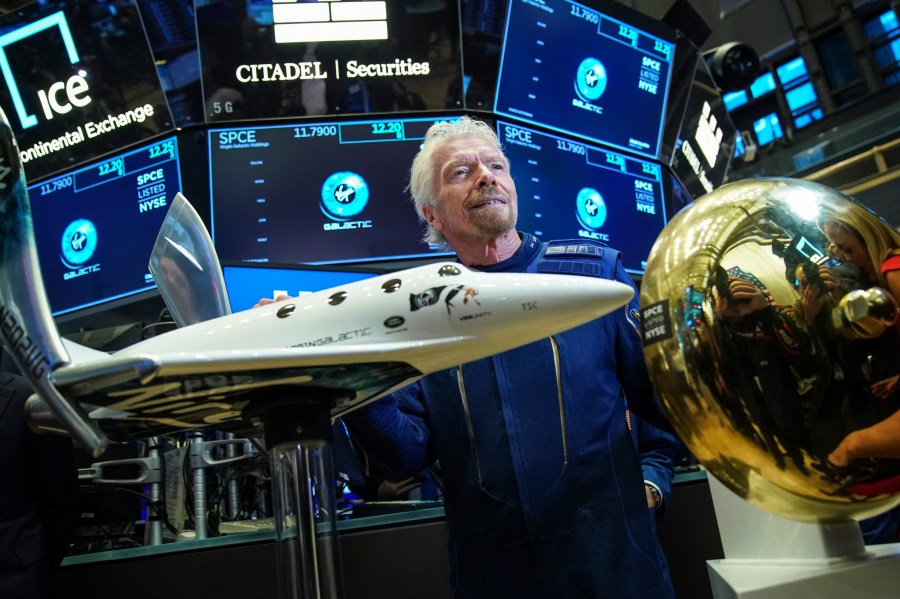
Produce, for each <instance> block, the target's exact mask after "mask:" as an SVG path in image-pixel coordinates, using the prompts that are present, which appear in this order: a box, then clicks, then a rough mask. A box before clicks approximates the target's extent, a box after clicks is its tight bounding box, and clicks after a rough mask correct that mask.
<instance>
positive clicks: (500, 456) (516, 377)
mask: <svg viewBox="0 0 900 599" xmlns="http://www.w3.org/2000/svg"><path fill="white" fill-rule="evenodd" d="M410 191H411V194H412V196H413V199H414V201H415V206H416V210H417V212H418V213H419V216H420V217H421V219H422V221H423V222H424V223H426V225H427V227H428V232H427V237H426V239H427V240H428V241H430V242H437V243H445V244H447V245H448V246H449V247H451V248H452V249H453V250H454V251H455V252H456V254H457V256H458V258H459V260H460V261H461V262H462V263H463V264H465V265H466V266H469V267H472V268H475V269H478V270H482V271H488V272H567V273H578V274H584V275H588V276H599V277H605V278H608V279H614V280H617V281H621V282H624V283H627V284H629V285H633V283H632V282H631V279H630V277H629V276H628V275H627V273H626V272H625V270H624V269H623V267H622V264H621V260H620V258H619V254H618V252H616V251H615V250H612V249H610V248H608V247H606V246H603V245H601V244H597V243H595V242H592V241H583V240H569V241H566V242H551V243H542V242H541V241H540V240H538V239H537V238H536V237H534V236H533V235H530V234H528V233H523V232H519V231H517V230H516V220H517V215H518V206H517V201H516V200H517V198H516V186H515V183H514V182H513V179H512V176H511V174H510V166H509V161H508V160H507V158H506V156H505V155H504V154H503V151H502V150H501V147H500V142H499V140H498V138H497V136H496V134H495V133H494V131H493V130H492V129H491V128H490V126H488V125H487V124H486V123H483V122H480V121H477V120H473V119H470V118H468V117H464V118H462V119H461V120H455V121H452V122H446V123H438V124H436V125H434V126H432V127H431V128H430V129H429V131H428V133H427V134H426V136H425V141H424V144H423V147H422V150H421V151H420V152H419V154H418V155H417V156H416V158H415V160H414V161H413V165H412V170H411V180H410ZM637 305H638V304H637V299H635V300H633V301H632V302H631V303H630V304H629V305H628V306H626V307H624V308H622V309H620V310H617V311H616V312H614V313H612V314H609V315H607V316H604V317H602V318H599V319H597V320H594V321H592V322H590V323H588V324H585V325H582V326H580V327H577V328H575V329H572V330H570V331H567V332H565V333H561V334H559V335H554V336H553V337H550V338H547V339H544V340H542V341H538V342H536V343H532V344H530V345H527V346H524V347H521V348H518V349H514V350H511V351H507V352H504V353H502V354H498V355H495V356H492V357H489V358H485V359H482V360H477V361H475V362H471V363H467V364H464V365H461V366H459V367H457V368H454V369H451V370H447V371H444V372H438V373H435V374H431V375H428V376H426V377H424V378H422V379H420V380H419V381H418V382H416V383H415V384H413V385H410V386H409V387H406V388H404V389H401V390H400V391H398V392H396V393H394V394H392V395H390V396H388V397H385V398H383V399H382V400H379V401H378V402H375V403H373V404H371V405H369V406H367V407H364V408H362V409H360V410H358V411H357V412H354V413H351V414H349V415H347V416H346V417H345V421H346V422H347V424H348V426H349V427H350V431H351V435H352V438H353V439H354V441H355V442H357V443H358V444H359V446H360V447H361V448H362V449H363V450H364V451H365V452H366V454H367V456H368V458H369V463H370V464H371V465H372V466H373V467H374V469H375V470H376V473H377V475H378V476H380V477H382V478H386V479H391V480H399V479H403V478H407V477H409V476H412V475H415V474H416V473H418V472H420V471H421V470H423V469H425V468H426V467H428V466H429V465H430V464H431V463H433V462H434V461H435V460H436V459H439V460H440V464H441V476H442V481H443V485H444V494H445V510H446V516H447V521H448V524H449V529H450V544H451V547H450V556H451V562H452V563H451V565H452V570H453V580H452V585H453V588H454V592H455V593H456V596H457V597H460V598H463V597H515V598H516V599H526V598H530V597H534V598H540V599H546V598H547V597H573V598H574V597H577V598H579V599H584V598H588V597H607V598H610V597H621V598H622V599H638V598H642V597H646V598H648V599H662V598H666V597H672V596H673V595H674V592H673V590H672V586H671V582H670V581H669V579H668V574H667V570H666V567H665V557H664V556H663V553H662V549H661V547H660V545H659V542H658V540H657V538H656V536H655V534H654V528H653V524H652V518H653V514H652V511H650V510H648V500H647V497H646V493H647V492H646V491H645V486H644V483H643V477H642V473H641V468H640V465H639V462H638V457H637V454H636V451H635V445H634V443H633V441H632V438H631V435H630V432H629V421H628V416H627V415H628V407H629V406H630V407H631V408H633V409H635V411H637V412H638V413H640V414H642V415H643V416H644V418H646V419H648V420H649V421H650V422H652V423H654V424H657V425H660V426H663V427H666V426H667V424H666V422H665V420H664V419H663V417H662V415H661V413H660V412H659V410H658V406H657V403H656V398H655V396H654V394H653V389H652V386H651V384H650V381H649V378H648V375H647V371H646V366H645V363H644V356H643V349H642V344H641V338H640V335H639V322H638V320H637V316H638V310H637ZM529 309H540V306H537V307H535V306H523V310H529ZM523 326H527V324H526V323H523ZM626 396H627V399H628V401H627V404H626Z"/></svg>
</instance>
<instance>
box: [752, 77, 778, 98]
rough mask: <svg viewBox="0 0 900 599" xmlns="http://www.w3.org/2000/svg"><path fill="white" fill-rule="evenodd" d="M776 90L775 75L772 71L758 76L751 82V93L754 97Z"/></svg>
mask: <svg viewBox="0 0 900 599" xmlns="http://www.w3.org/2000/svg"><path fill="white" fill-rule="evenodd" d="M774 90H775V77H774V76H773V75H772V73H766V74H765V75H760V76H759V77H757V78H756V81H754V82H753V83H751V84H750V93H751V94H753V97H754V98H759V97H760V96H764V95H766V94H767V93H769V92H771V91H774Z"/></svg>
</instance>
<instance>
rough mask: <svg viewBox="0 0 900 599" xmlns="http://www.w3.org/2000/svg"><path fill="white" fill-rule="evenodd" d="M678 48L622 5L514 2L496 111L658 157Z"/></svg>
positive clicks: (656, 25)
mask: <svg viewBox="0 0 900 599" xmlns="http://www.w3.org/2000/svg"><path fill="white" fill-rule="evenodd" d="M674 48H675V31H674V30H673V29H671V28H669V27H668V26H667V25H664V24H663V23H661V22H659V21H655V20H652V19H650V18H648V17H646V16H644V15H641V14H640V13H637V12H636V11H632V10H630V9H628V8H627V7H624V6H622V5H620V4H617V3H615V2H605V3H601V2H600V1H599V0H597V1H594V0H586V2H584V3H581V2H572V1H570V0H541V1H540V2H535V1H533V0H511V1H510V2H509V10H508V14H507V21H506V33H505V36H504V38H503V50H502V55H501V59H500V72H499V75H498V81H497V94H496V100H495V103H494V112H495V113H497V114H498V115H501V116H506V117H509V118H513V119H516V120H520V121H523V122H526V123H530V124H534V125H539V126H543V127H546V128H548V129H551V130H554V131H556V132H559V133H563V134H567V135H574V136H578V137H582V138H584V139H585V140H587V141H590V142H595V143H600V144H604V145H607V146H610V147H612V148H615V149H617V150H626V151H629V152H634V153H637V154H640V155H642V156H646V157H649V158H657V157H658V154H659V151H660V143H661V137H662V126H663V116H664V111H665V107H666V102H667V95H668V91H669V78H670V72H671V66H672V59H673V55H674Z"/></svg>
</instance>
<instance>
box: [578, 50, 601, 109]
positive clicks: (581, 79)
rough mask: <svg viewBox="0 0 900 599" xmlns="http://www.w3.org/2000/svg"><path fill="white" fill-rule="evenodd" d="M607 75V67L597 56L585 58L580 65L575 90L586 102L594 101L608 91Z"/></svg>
mask: <svg viewBox="0 0 900 599" xmlns="http://www.w3.org/2000/svg"><path fill="white" fill-rule="evenodd" d="M606 84H607V77H606V67H604V66H603V63H602V62H600V61H599V60H597V59H596V58H585V59H584V60H582V61H581V64H580V65H578V73H577V74H576V76H575V91H576V92H578V96H579V97H580V98H581V99H582V100H584V101H585V102H594V101H596V100H598V99H600V96H602V95H603V92H605V91H606Z"/></svg>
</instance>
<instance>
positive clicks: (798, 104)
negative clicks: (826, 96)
mask: <svg viewBox="0 0 900 599" xmlns="http://www.w3.org/2000/svg"><path fill="white" fill-rule="evenodd" d="M784 99H785V100H787V104H788V108H790V109H791V111H792V112H793V111H795V110H799V109H801V108H803V107H804V106H807V105H809V104H812V103H813V102H816V101H817V100H818V98H816V90H815V89H813V84H812V83H804V84H803V85H800V86H797V87H795V88H794V89H792V90H790V91H786V92H785V93H784Z"/></svg>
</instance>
